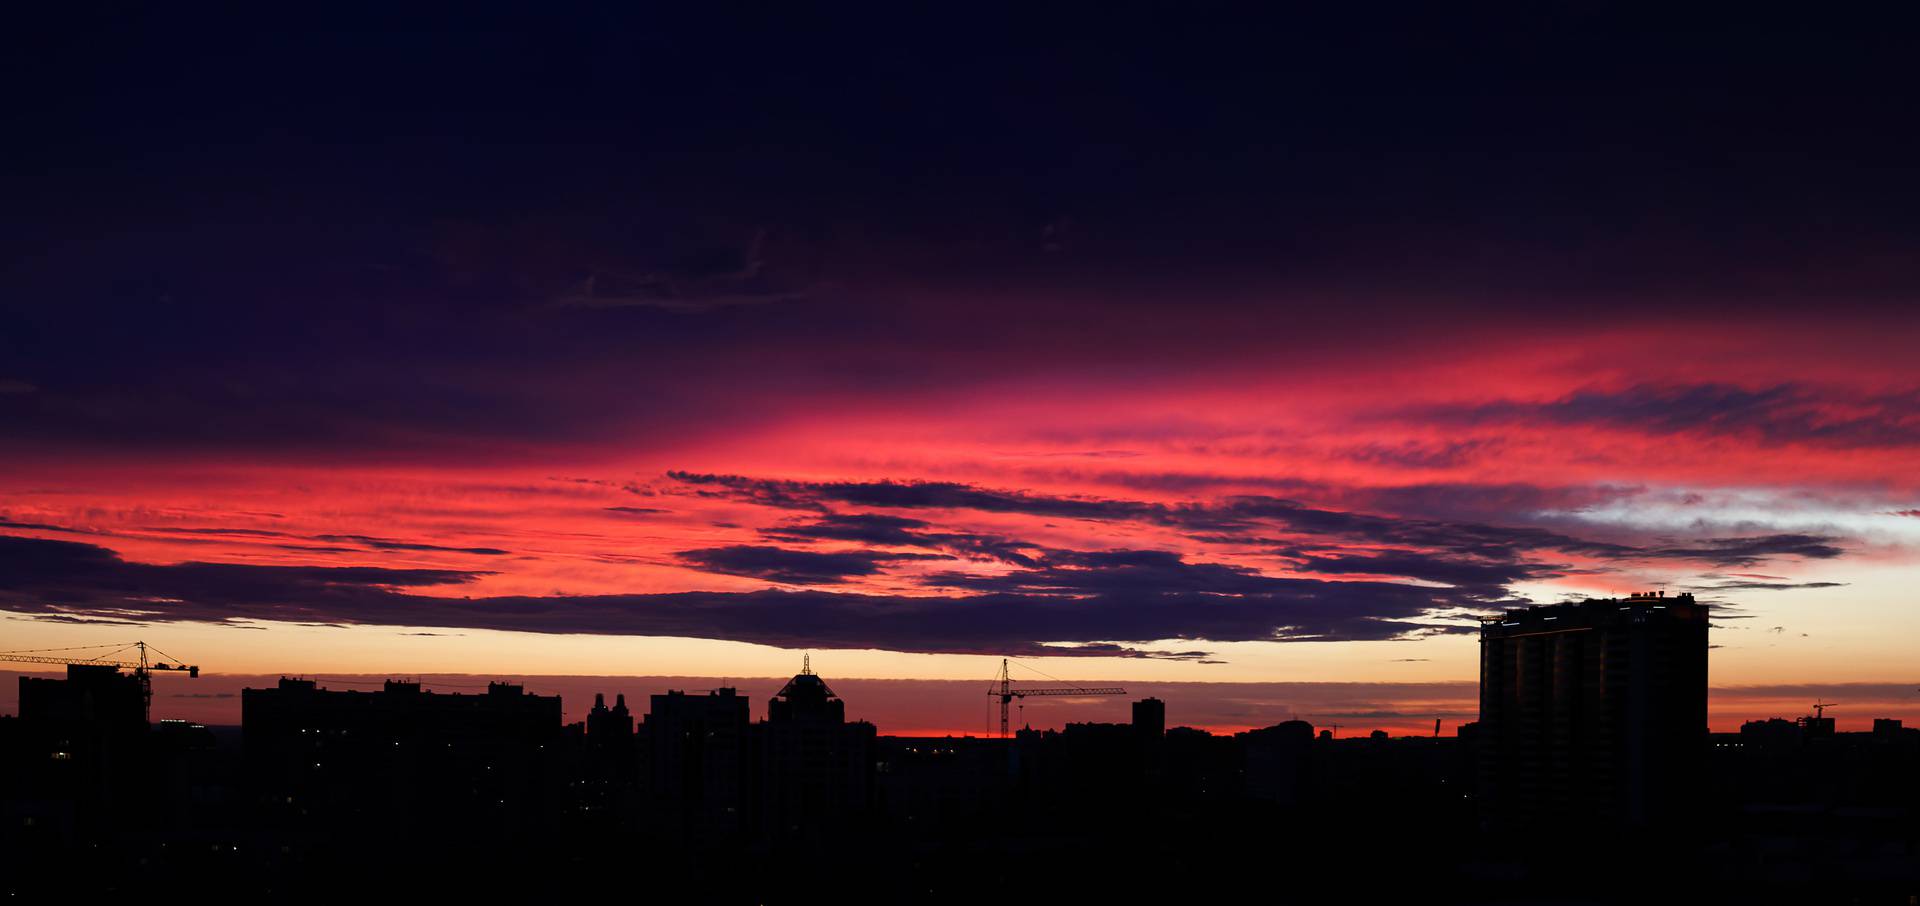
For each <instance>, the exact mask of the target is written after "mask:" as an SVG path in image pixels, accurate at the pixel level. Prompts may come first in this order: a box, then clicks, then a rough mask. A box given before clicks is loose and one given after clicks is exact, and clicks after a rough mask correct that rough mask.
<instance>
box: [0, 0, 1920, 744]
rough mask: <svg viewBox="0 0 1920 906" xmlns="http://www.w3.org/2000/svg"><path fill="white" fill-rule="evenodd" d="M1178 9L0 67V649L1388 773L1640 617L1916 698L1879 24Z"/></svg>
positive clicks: (37, 44) (235, 679)
mask: <svg viewBox="0 0 1920 906" xmlns="http://www.w3.org/2000/svg"><path fill="white" fill-rule="evenodd" d="M1170 9H1171V8H1165V9H1163V10H1162V11H1160V12H1153V11H1144V12H1142V11H1132V12H1127V11H1112V10H1110V9H1107V8H1105V7H1090V8H1087V9H1083V10H1077V11H1071V12H1069V11H1068V10H1066V9H1064V8H1060V9H1056V10H1055V11H1053V12H1050V13H1045V14H1030V13H1023V14H1021V15H1018V16H1006V17H1000V16H995V15H988V14H982V15H977V16H967V17H960V16H958V15H955V16H953V17H951V18H948V17H943V16H940V15H938V14H933V13H925V12H922V13H899V14H889V15H873V14H871V12H870V11H869V12H867V13H862V14H861V15H860V16H858V17H855V16H853V15H851V14H848V15H847V16H845V17H844V18H842V17H835V16H830V15H823V14H817V13H816V14H806V15H797V14H796V15H795V16H793V17H791V18H782V17H774V16H769V15H766V14H758V15H754V16H740V17H737V18H736V17H727V18H724V19H721V18H700V19H698V20H695V19H692V18H688V17H690V16H694V15H704V14H692V13H683V12H663V11H661V10H645V11H629V12H626V13H620V14H611V13H610V14H607V16H606V17H605V18H604V19H603V20H599V19H596V20H587V19H579V20H574V21H572V22H570V23H569V24H567V25H566V26H565V27H563V28H559V29H555V28H551V27H545V26H536V25H534V24H531V23H521V22H517V21H515V20H513V19H511V18H510V17H500V18H495V19H489V18H485V17H483V16H480V15H478V14H476V15H475V17H474V18H473V19H472V20H470V21H467V22H464V23H459V24H457V25H455V24H450V23H445V22H438V21H429V20H424V19H423V20H421V21H383V22H380V23H377V24H378V25H379V26H380V27H379V28H378V29H377V31H378V32H380V33H379V34H378V35H377V36H376V35H375V34H374V32H375V31H376V29H374V28H373V27H372V24H364V25H362V26H359V27H350V28H349V27H343V28H340V29H337V30H336V29H324V28H305V27H303V28H301V29H299V30H292V29H282V28H277V27H275V26H273V25H272V24H271V23H252V24H249V23H238V24H236V23H232V22H222V23H213V22H206V21H191V20H188V19H182V18H178V17H177V13H176V12H175V11H168V12H167V13H166V14H165V15H164V17H163V18H161V19H156V20H154V21H129V20H120V19H115V20H111V21H96V22H88V23H72V22H63V23H49V24H47V25H46V26H45V28H28V29H23V30H22V33H20V34H15V35H12V36H9V37H8V38H6V39H5V40H6V41H7V42H8V44H9V47H8V48H7V51H8V52H7V54H6V57H7V59H8V61H9V62H7V63H6V64H4V65H6V66H7V67H9V70H10V73H9V75H10V79H9V81H10V82H11V83H13V84H12V87H11V88H10V89H9V91H19V90H20V89H21V88H22V87H23V85H24V83H25V82H27V81H31V82H32V85H33V87H34V89H35V90H33V91H32V92H31V93H30V94H26V95H22V96H21V97H18V98H15V99H12V100H11V101H10V104H9V112H8V114H7V115H8V117H9V120H10V121H12V122H13V124H14V128H12V129H10V130H9V131H10V132H12V133H13V134H14V136H15V139H14V141H15V142H17V143H16V144H13V146H12V147H10V148H9V156H10V157H11V158H12V164H11V165H10V166H9V167H7V168H6V172H5V174H4V176H0V179H4V180H5V181H6V185H5V187H4V189H5V196H6V197H7V198H8V199H9V202H8V204H7V208H8V209H9V214H7V215H6V216H5V217H4V218H0V229H4V233H3V234H0V239H4V240H5V246H4V247H5V249H6V252H5V253H4V257H0V610H4V611H5V613H3V614H0V649H10V650H11V649H28V648H53V647H63V646H78V645H93V644H100V643H107V642H120V641H130V640H132V639H136V638H144V639H146V640H147V641H149V642H151V643H153V644H155V645H157V646H159V647H160V648H162V649H164V650H166V651H169V652H171V653H173V654H175V655H178V656H180V657H183V658H186V659H188V660H190V661H193V662H195V663H198V664H200V665H201V666H202V667H203V668H204V669H205V671H206V672H207V674H208V676H205V677H203V678H202V679H200V680H185V679H177V678H173V677H166V678H162V679H160V680H158V681H157V684H159V685H162V686H163V687H164V688H162V689H161V691H160V695H159V697H158V698H157V699H156V706H155V708H156V716H159V717H166V716H173V715H175V714H177V715H180V716H192V717H196V718H198V719H206V720H213V721H225V722H233V721H234V720H235V719H237V707H236V706H235V704H234V702H235V700H234V699H233V698H232V697H231V693H232V692H233V691H235V690H236V689H237V688H238V687H239V686H240V685H244V684H247V683H258V682H270V681H271V680H272V678H273V677H275V676H278V675H280V674H282V673H302V674H307V675H316V676H322V677H338V678H341V681H342V682H345V681H347V680H351V679H353V678H356V677H358V678H360V679H361V680H366V679H368V678H371V679H373V680H377V679H378V678H379V677H381V676H387V675H393V676H399V675H444V676H446V677H448V678H447V679H445V680H444V681H445V682H446V683H447V688H448V690H449V691H459V684H462V683H476V682H477V683H484V682H485V681H486V679H487V678H491V677H496V676H500V677H523V678H530V679H529V680H528V682H529V685H530V686H532V687H534V689H535V691H558V692H561V693H562V694H564V695H565V696H566V698H567V711H568V714H569V717H570V719H577V718H578V716H579V715H580V714H581V713H582V711H583V710H584V707H585V702H584V701H583V698H590V695H591V692H592V691H595V690H603V691H606V692H609V693H612V692H616V691H621V692H625V693H627V694H628V695H629V697H630V698H632V697H634V696H641V697H644V696H645V695H646V694H648V693H651V692H658V691H662V689H664V688H665V687H666V685H668V684H669V683H671V684H673V685H674V686H675V687H686V686H692V687H696V688H700V687H705V686H713V685H720V684H721V683H722V682H723V681H726V680H729V679H731V680H733V681H735V682H738V683H739V684H740V685H742V686H743V687H745V688H747V689H748V690H749V691H750V693H751V694H753V695H754V696H755V707H756V713H759V711H760V704H759V703H760V702H762V701H764V697H765V695H766V694H767V693H768V692H770V691H772V689H773V688H775V686H774V684H772V683H771V682H768V681H766V680H765V678H769V677H778V676H782V675H790V674H792V673H793V672H795V671H796V670H797V669H798V667H799V662H800V652H802V651H812V652H814V654H813V663H814V666H815V667H816V669H818V670H819V671H820V672H821V673H822V674H823V675H825V676H826V677H827V678H828V680H829V682H831V683H833V684H834V685H835V686H836V688H837V689H839V691H840V692H841V694H842V695H843V696H844V697H846V698H847V699H848V702H849V713H850V715H851V716H855V717H866V718H868V719H873V720H875V721H876V723H878V724H879V725H880V730H881V732H883V733H885V732H906V731H952V732H973V733H984V732H986V731H987V730H988V727H989V723H988V719H987V718H988V703H987V701H986V699H985V698H984V696H981V695H980V694H979V693H980V692H983V691H984V689H985V685H986V681H987V680H988V678H989V677H991V676H992V675H993V674H994V673H995V672H996V670H997V669H998V666H999V658H1000V657H1002V656H1011V657H1016V658H1020V659H1022V660H1021V661H1020V662H1019V663H1020V666H1017V667H1016V668H1015V676H1016V677H1017V678H1021V679H1024V680H1031V681H1035V682H1042V683H1051V682H1052V681H1051V680H1049V679H1048V678H1047V677H1048V676H1056V677H1060V678H1062V679H1066V680H1072V681H1084V682H1094V681H1101V682H1118V683H1123V684H1130V685H1129V688H1130V690H1132V691H1134V692H1136V693H1137V694H1158V695H1160V696H1161V697H1163V698H1165V699H1167V700H1168V702H1169V709H1168V710H1169V719H1170V721H1172V722H1173V723H1176V724H1178V723H1189V724H1194V725H1200V726H1211V727H1215V728H1223V729H1232V728H1240V727H1249V726H1264V725H1267V724H1271V723H1274V722H1278V721H1280V720H1285V719H1287V718H1289V717H1295V716H1300V717H1305V718H1307V719H1309V720H1313V721H1314V722H1315V723H1319V724H1329V723H1339V724H1341V725H1342V726H1343V727H1345V726H1351V727H1353V728H1355V729H1356V730H1358V729H1364V728H1369V727H1374V726H1379V727H1387V728H1390V729H1395V730H1396V731H1399V730H1417V729H1419V728H1420V727H1422V726H1424V727H1426V728H1427V729H1428V730H1429V731H1430V729H1431V722H1432V720H1433V719H1435V718H1442V719H1444V720H1445V721H1446V722H1447V724H1448V725H1449V726H1453V725H1457V724H1458V723H1459V722H1461V721H1464V720H1471V719H1472V717H1473V713H1474V707H1475V704H1474V702H1475V698H1474V696H1475V692H1474V680H1475V678H1476V676H1477V658H1478V646H1477V644H1476V641H1475V636H1474V634H1473V630H1474V628H1475V626H1476V621H1475V618H1476V617H1477V616H1478V615H1482V614H1486V613H1491V612H1496V611H1497V610H1498V609H1500V608H1503V607H1515V606H1524V605H1526V604H1528V603H1551V602H1556V601H1560V600H1566V599H1572V598H1579V597H1583V596H1609V595H1615V594H1625V593H1628V592H1633V591H1641V590H1650V589H1655V588H1663V589H1665V590H1667V592H1668V593H1669V594H1674V593H1679V592H1692V593H1694V594H1696V595H1698V596H1699V597H1700V598H1702V599H1703V600H1708V601H1711V602H1713V604H1714V605H1715V607H1716V608H1717V610H1716V616H1715V620H1714V625H1715V629H1714V631H1713V644H1714V645H1715V648H1714V650H1713V652H1712V655H1711V681H1712V684H1713V686H1714V687H1715V689H1716V692H1715V693H1714V697H1713V713H1714V721H1715V724H1716V726H1717V727H1718V728H1720V729H1731V728H1733V727H1735V726H1737V724H1738V722H1739V721H1740V720H1742V719H1746V718H1750V717H1753V716H1774V715H1778V716H1787V717H1793V716H1798V715H1799V714H1801V713H1804V712H1805V711H1806V710H1807V709H1808V708H1809V707H1810V706H1811V704H1812V703H1813V701H1814V700H1815V698H1816V697H1819V696H1827V697H1829V698H1832V699H1834V700H1837V701H1839V702H1841V705H1840V706H1839V707H1836V708H1835V709H1834V710H1833V712H1831V713H1832V715H1833V716H1836V717H1838V718H1839V719H1840V721H1841V725H1842V727H1843V729H1853V728H1862V727H1864V724H1865V722H1866V721H1867V720H1868V719H1870V718H1872V717H1881V716H1896V717H1898V716H1904V717H1906V718H1907V719H1908V720H1909V721H1915V720H1920V670H1916V669H1915V668H1914V659H1913V650H1914V643H1915V641H1916V639H1920V608H1916V607H1915V587H1916V585H1917V584H1920V364H1916V363H1917V362H1920V352H1917V351H1916V350H1917V349H1920V308H1916V305H1915V302H1916V295H1920V293H1917V292H1916V291H1917V290H1920V263H1917V261H1916V256H1915V249H1916V241H1917V240H1920V213H1916V212H1920V191H1917V190H1920V182H1917V181H1916V178H1915V175H1914V171H1913V168H1912V161H1913V160H1915V159H1916V157H1915V155H1916V152H1920V147H1916V145H1917V144H1920V142H1916V141H1915V138H1916V135H1915V127H1914V126H1913V125H1912V115H1911V114H1912V105H1911V98H1910V93H1909V92H1908V91H1907V90H1906V88H1905V87H1904V86H1903V85H1902V83H1901V82H1902V79H1903V78H1906V76H1905V73H1906V70H1907V69H1908V68H1909V65H1908V61H1907V60H1906V59H1905V57H1906V55H1907V53H1908V50H1907V48H1906V47H1905V44H1906V42H1905V41H1903V40H1901V37H1900V34H1898V33H1896V32H1893V31H1891V30H1890V31H1889V32H1888V33H1886V34H1885V35H1884V37H1882V36H1878V35H1875V34H1863V33H1850V34H1844V35H1842V34H1828V33H1823V32H1821V31H1818V30H1809V29H1804V28H1799V27H1796V23H1793V22H1788V21H1779V22H1768V21H1762V20H1756V21H1753V22H1750V23H1747V24H1744V25H1739V26H1732V25H1728V24H1725V23H1704V22H1703V23H1689V22H1680V21H1675V22H1673V23H1671V24H1672V31H1670V32H1663V33H1649V32H1646V31H1644V30H1638V31H1631V32H1629V31H1626V30H1620V29H1614V28H1610V26H1609V24H1608V23H1606V22H1603V21H1598V20H1597V19H1596V20H1593V21H1585V22H1582V23H1580V24H1579V26H1578V27H1570V26H1568V25H1567V24H1566V23H1565V22H1564V21H1562V22H1560V24H1559V25H1558V26H1557V27H1556V28H1554V29H1549V30H1546V31H1545V32H1544V33H1543V32H1542V30H1540V29H1532V28H1523V27H1520V26H1521V25H1523V24H1524V23H1511V22H1508V23H1495V22H1467V21H1447V22H1437V21H1435V22H1408V23H1403V24H1401V25H1394V24H1393V23H1378V22H1366V21H1361V20H1355V21H1347V20H1343V19H1333V18H1315V19H1312V20H1307V19H1302V18H1300V17H1299V15H1300V14H1286V15H1281V14H1278V13H1276V14H1274V15H1273V17H1272V19H1271V21H1268V22H1264V23H1259V24H1257V25H1249V23H1247V22H1245V21H1244V20H1236V21H1232V22H1228V21H1213V20H1209V19H1207V18H1206V17H1200V16H1191V15H1189V16H1184V17H1175V16H1173V15H1172V14H1171V12H1170V11H1169V10H1170ZM1316 15H1319V14H1316ZM1327 15H1329V16H1331V15H1333V14H1327ZM216 25H218V26H219V27H215V26H216ZM255 26H257V27H255ZM236 28H238V29H240V30H241V31H242V32H244V33H245V38H244V39H239V38H236V37H235V34H236V32H235V29H236ZM1783 60H1794V61H1799V65H1783V64H1782V61H1783ZM1023 671H1024V672H1023ZM456 675H457V676H456ZM621 678H624V679H621ZM667 678H673V679H667ZM882 680H885V681H898V682H879V681H882ZM945 681H977V682H974V683H973V684H972V685H968V684H967V683H965V682H959V683H954V682H945ZM196 683H197V684H199V685H195V684H196ZM1136 687H1137V688H1136ZM956 690H957V691H956ZM13 693H14V689H13V681H12V680H11V678H10V675H9V677H7V678H6V681H5V683H3V684H0V710H11V703H12V696H13ZM195 695H198V696H201V697H198V698H194V697H190V696H195ZM221 696H226V697H221ZM1124 706H1125V702H1124V700H1113V701H1103V700H1089V701H1085V702H1077V703H1064V704H1063V703H1060V702H1053V703H1048V704H1045V705H1042V704H1038V703H1035V704H1033V705H1032V706H1031V707H1030V708H1029V713H1028V717H1029V719H1031V720H1032V721H1033V722H1034V723H1035V725H1042V724H1048V725H1057V724H1058V723H1059V722H1061V721H1063V720H1080V719H1124V718H1123V717H1121V716H1120V715H1122V714H1123V709H1124Z"/></svg>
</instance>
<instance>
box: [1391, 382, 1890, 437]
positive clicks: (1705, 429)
mask: <svg viewBox="0 0 1920 906" xmlns="http://www.w3.org/2000/svg"><path fill="white" fill-rule="evenodd" d="M1402 414H1403V415H1405V416H1408V417H1412V418H1415V419H1417V420H1419V421H1421V422H1424V423H1430V424H1450V425H1466V426H1475V427H1478V426H1495V425H1510V424H1542V423H1544V424H1550V425H1567V426H1574V425H1599V426H1604V427H1610V428H1618V429H1622V430H1630V431H1636V432H1645V433H1649V434H1682V433H1699V434H1717V435H1727V436H1732V437H1737V438H1739V439H1741V440H1743V441H1748V442H1752V443H1760V444H1770V445H1771V444H1790V443H1800V444H1819V445H1824V446H1832V447H1840V448H1873V447H1909V446H1913V445H1916V444H1920V391H1906V392H1901V393H1885V394H1861V393H1854V392H1845V391H1839V390H1823V389H1820V388H1815V387H1810V386H1805V385H1801V384H1774V385H1771V386H1766V387H1759V388H1746V387H1739V386H1734V385H1731V384H1711V383H1708V384H1682V385H1655V384H1641V385H1637V386H1633V387H1628V388H1626V389H1623V390H1582V391H1578V392H1576V393H1571V394H1568V395H1566V396H1563V397H1561V398H1559V399H1555V400H1550V401H1546V402H1522V401H1514V400H1502V401H1496V402H1486V403H1475V404H1469V405H1448V406H1425V407H1421V408H1419V409H1414V410H1406V411H1403V413H1402Z"/></svg>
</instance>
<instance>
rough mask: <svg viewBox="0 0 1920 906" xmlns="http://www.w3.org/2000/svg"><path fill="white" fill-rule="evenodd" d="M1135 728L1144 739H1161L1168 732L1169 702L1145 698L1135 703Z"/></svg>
mask: <svg viewBox="0 0 1920 906" xmlns="http://www.w3.org/2000/svg"><path fill="white" fill-rule="evenodd" d="M1133 729H1134V732H1135V733H1136V734H1138V735H1139V736H1140V737H1141V738H1142V739H1159V738H1160V737H1162V736H1165V735H1166V734H1167V703H1166V702H1163V701H1161V700H1159V699H1157V698H1143V699H1141V700H1139V701H1137V702H1134V703H1133Z"/></svg>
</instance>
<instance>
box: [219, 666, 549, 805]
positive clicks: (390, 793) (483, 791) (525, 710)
mask: <svg viewBox="0 0 1920 906" xmlns="http://www.w3.org/2000/svg"><path fill="white" fill-rule="evenodd" d="M240 715H241V716H240V721H241V734H242V739H243V742H244V745H245V747H246V755H247V763H248V769H249V771H250V773H251V774H252V776H253V779H254V785H255V790H256V791H257V792H258V793H259V794H261V795H264V796H265V798H266V800H267V801H268V802H269V803H271V804H272V805H273V806H274V807H275V808H276V809H277V810H279V811H281V812H282V813H283V816H284V817H285V818H286V820H289V821H297V822H300V823H315V824H320V825H323V826H324V825H335V826H341V825H351V826H359V827H365V826H369V825H366V824H365V823H363V822H367V821H378V820H406V821H422V822H431V823H433V824H435V825H437V826H441V827H444V828H450V829H453V830H456V831H468V830H471V829H473V828H476V827H478V826H481V825H482V824H488V825H496V826H513V825H516V824H517V825H520V826H531V825H532V823H533V821H532V819H533V817H534V814H535V813H536V812H537V811H539V810H540V809H542V808H543V807H544V805H545V803H543V802H542V801H540V799H541V797H540V795H539V790H540V778H541V777H542V776H543V774H544V773H545V772H544V769H543V767H542V763H543V762H544V761H545V760H546V759H548V758H550V757H552V756H554V755H557V752H556V751H554V750H556V749H557V748H558V746H557V745H555V743H557V742H558V740H559V733H560V719H561V710H560V698H559V697H558V696H543V695H528V694H527V693H526V690H524V689H523V688H521V687H520V686H517V685H511V684H508V683H492V684H489V685H488V686H487V692H486V694H484V695H461V694H445V693H437V692H428V691H424V690H422V689H421V688H420V684H419V683H416V682H402V681H396V680H388V681H387V682H386V684H385V686H384V687H383V688H382V689H381V690H380V691H378V692H360V691H332V690H328V689H323V688H320V687H319V686H318V685H317V684H316V683H315V682H314V681H312V680H305V679H287V678H282V679H281V680H280V682H279V684H278V685H277V686H276V687H275V688H272V689H243V690H241V693H240ZM356 823H357V824H356Z"/></svg>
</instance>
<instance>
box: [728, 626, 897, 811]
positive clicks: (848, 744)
mask: <svg viewBox="0 0 1920 906" xmlns="http://www.w3.org/2000/svg"><path fill="white" fill-rule="evenodd" d="M756 729H757V730H758V731H759V735H760V741H761V746H760V752H761V758H762V772H761V783H762V799H763V803H764V807H765V814H764V816H763V817H764V820H765V821H766V825H767V827H768V830H769V832H770V833H771V835H772V836H773V837H775V838H776V839H778V838H801V839H808V840H814V841H823V840H825V839H826V838H827V837H828V836H829V835H831V834H832V833H834V832H835V831H837V830H839V829H841V828H843V827H844V826H845V825H846V824H847V822H849V821H852V820H855V819H858V818H859V817H861V816H863V815H864V814H865V813H866V812H867V810H868V808H869V805H870V802H871V798H870V797H871V791H872V783H873V780H872V776H873V764H874V736H875V732H874V727H873V725H872V724H870V723H866V722H864V721H861V722H856V723H848V722H847V717H846V703H845V702H842V701H841V700H840V697H839V696H837V695H835V694H833V690H832V689H829V688H827V684H826V681H825V680H822V679H821V678H820V677H819V676H818V675H817V674H815V673H814V672H813V669H812V664H811V663H810V662H809V663H808V664H807V666H805V667H803V668H802V669H801V671H800V673H799V674H797V675H795V676H794V678H793V679H791V680H788V681H787V684H786V685H785V686H784V687H782V688H781V689H780V691H779V693H777V694H776V695H774V697H773V698H772V699H771V700H769V701H768V702H767V719H766V722H765V723H763V724H761V725H759V727H757V728H756Z"/></svg>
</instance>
